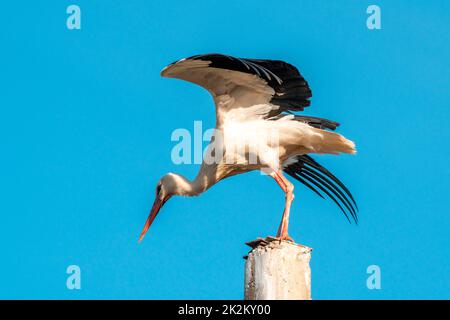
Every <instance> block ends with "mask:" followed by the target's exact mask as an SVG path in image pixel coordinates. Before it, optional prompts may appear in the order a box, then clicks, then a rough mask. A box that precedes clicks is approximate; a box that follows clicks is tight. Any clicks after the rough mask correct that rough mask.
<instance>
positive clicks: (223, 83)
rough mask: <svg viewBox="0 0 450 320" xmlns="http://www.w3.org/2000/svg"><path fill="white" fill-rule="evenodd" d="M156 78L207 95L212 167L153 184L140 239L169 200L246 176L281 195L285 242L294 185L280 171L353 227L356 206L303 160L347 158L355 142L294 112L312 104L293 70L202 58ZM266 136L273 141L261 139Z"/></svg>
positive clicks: (341, 187) (182, 63)
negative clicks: (266, 182) (212, 110)
mask: <svg viewBox="0 0 450 320" xmlns="http://www.w3.org/2000/svg"><path fill="white" fill-rule="evenodd" d="M161 75H162V76H163V77H167V78H178V79H183V80H186V81H189V82H192V83H195V84H198V85H200V86H202V87H203V88H205V89H206V90H208V91H209V92H210V93H211V95H212V97H213V99H214V103H215V106H216V128H215V134H214V137H213V139H212V141H211V143H210V145H209V147H208V148H209V149H207V150H210V151H211V153H210V154H211V156H212V158H213V159H214V161H206V159H205V158H204V159H203V162H202V165H201V168H200V171H199V173H198V175H197V177H196V178H195V179H194V180H193V181H189V180H188V179H186V178H184V177H183V176H181V175H178V174H174V173H168V174H166V175H165V176H163V177H162V178H161V180H159V182H158V184H157V186H156V199H155V202H154V204H153V207H152V209H151V211H150V214H149V216H148V219H147V221H146V223H145V226H144V229H143V230H142V233H141V235H140V238H139V241H141V240H142V238H143V237H144V235H145V233H146V232H147V230H148V228H149V227H150V225H151V224H152V222H153V220H154V219H155V217H156V216H157V214H158V212H159V210H160V209H161V207H162V206H163V205H164V203H166V202H167V200H169V199H170V198H171V197H172V196H174V195H180V196H196V195H199V194H200V193H202V192H204V191H206V190H207V189H208V188H210V187H211V186H213V185H214V184H216V183H217V182H219V181H220V180H222V179H224V178H227V177H230V176H233V175H236V174H240V173H245V172H249V171H252V170H261V171H263V172H264V173H266V174H267V175H268V176H270V177H271V178H273V179H274V180H275V181H276V182H277V183H278V185H279V186H280V187H281V189H282V190H283V191H284V193H285V207H284V212H283V216H282V219H281V223H280V226H279V228H278V233H277V238H279V239H281V240H292V239H291V238H290V237H289V234H288V224H289V211H290V207H291V203H292V201H293V200H294V194H293V190H294V186H293V184H292V183H291V182H290V181H289V180H288V179H286V177H285V175H284V174H283V172H285V173H287V174H288V175H289V176H291V177H293V178H295V179H296V180H298V181H300V182H301V183H303V184H304V185H306V186H307V187H308V188H310V189H311V190H312V191H314V192H315V193H316V194H317V195H319V196H320V197H322V198H324V196H323V195H322V194H325V195H327V196H328V197H329V198H330V199H331V200H333V201H334V202H335V203H336V204H337V205H338V206H339V208H340V209H341V210H342V212H343V213H344V214H345V217H346V218H347V220H348V221H349V222H350V219H349V217H348V214H350V216H351V217H352V218H353V220H354V221H355V222H356V223H357V221H358V218H357V214H356V212H357V205H356V203H355V200H354V199H353V196H352V194H351V193H350V191H349V190H348V189H347V188H346V187H345V186H344V184H343V183H342V182H341V181H340V180H339V179H337V178H336V177H335V176H334V175H333V174H332V173H330V172H329V171H328V170H327V169H325V168H324V167H323V166H321V165H320V164H319V163H317V162H316V161H315V160H313V159H312V158H311V157H310V156H309V155H308V154H310V153H319V154H339V153H351V154H353V153H355V144H354V143H353V142H352V141H350V140H347V139H346V138H344V137H343V136H341V135H339V134H337V133H333V132H330V131H327V130H326V129H329V130H335V129H336V127H337V126H338V125H339V124H338V123H336V122H333V121H329V120H326V119H322V118H316V117H308V116H300V115H295V114H293V112H295V111H303V109H304V107H307V106H309V104H310V101H309V99H310V98H311V90H310V88H309V86H308V83H307V82H306V80H305V79H304V78H303V77H302V76H301V74H300V73H299V71H298V70H297V68H295V67H294V66H292V65H290V64H288V63H286V62H283V61H275V60H256V59H242V58H234V57H231V56H227V55H222V54H206V55H196V56H193V57H190V58H186V59H182V60H179V61H177V62H174V63H172V64H170V65H169V66H167V67H166V68H164V69H163V70H162V72H161ZM268 133H270V134H268ZM273 133H275V134H276V137H277V139H276V140H277V141H273V140H270V139H267V137H268V136H270V135H273ZM213 149H214V150H213ZM207 153H208V152H207ZM230 159H231V160H232V161H230ZM209 160H211V159H209Z"/></svg>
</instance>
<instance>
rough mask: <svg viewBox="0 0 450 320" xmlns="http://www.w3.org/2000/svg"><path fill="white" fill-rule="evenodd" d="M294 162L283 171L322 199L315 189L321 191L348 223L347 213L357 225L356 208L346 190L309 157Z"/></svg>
mask: <svg viewBox="0 0 450 320" xmlns="http://www.w3.org/2000/svg"><path fill="white" fill-rule="evenodd" d="M296 160H297V161H296V162H294V163H292V164H290V165H288V166H287V167H285V168H284V169H283V170H284V171H285V172H286V173H287V174H288V175H290V176H291V177H293V178H295V179H297V180H298V181H300V182H301V183H302V184H304V185H305V186H307V187H308V188H309V189H311V190H312V191H314V192H315V193H316V194H318V195H319V196H320V197H322V198H323V195H322V194H321V193H320V192H319V191H318V190H317V189H316V188H318V189H319V190H321V191H322V192H323V193H325V194H326V195H327V196H328V197H329V198H330V199H331V200H332V201H333V202H334V203H336V205H337V206H338V207H339V208H340V209H341V211H342V212H343V213H344V215H345V217H346V218H347V220H348V221H349V222H350V219H349V217H348V213H349V214H350V215H351V217H352V218H353V220H354V221H355V223H356V224H358V215H357V212H358V206H357V204H356V201H355V199H354V198H353V195H352V194H351V192H350V191H349V190H348V188H347V187H346V186H345V185H344V184H343V183H342V182H341V181H340V180H339V179H338V178H336V177H335V176H334V175H333V174H332V173H331V172H330V171H328V170H327V169H325V168H324V167H323V166H321V165H320V164H319V163H318V162H317V161H315V160H314V159H313V158H311V157H310V156H308V155H301V156H297V158H296ZM350 200H351V201H350ZM344 208H345V209H344Z"/></svg>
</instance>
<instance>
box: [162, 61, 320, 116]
mask: <svg viewBox="0 0 450 320" xmlns="http://www.w3.org/2000/svg"><path fill="white" fill-rule="evenodd" d="M161 75H162V76H163V77H168V78H178V79H182V80H186V81H189V82H192V83H195V84H198V85H200V86H202V87H204V88H205V89H206V90H208V91H209V92H210V93H211V94H212V96H213V98H214V101H215V104H216V109H217V117H218V121H219V122H220V120H221V117H222V116H224V114H226V113H227V112H229V111H231V110H235V109H237V108H251V107H253V108H251V109H247V110H241V111H242V112H243V113H242V114H243V116H245V117H253V116H257V117H264V118H271V117H274V116H277V115H280V114H283V113H286V112H292V111H302V110H303V109H304V108H305V107H307V106H309V104H310V101H309V99H310V98H311V90H310V88H309V86H308V83H307V82H306V80H305V79H304V78H303V76H302V75H301V74H300V72H299V71H298V70H297V68H295V67H294V66H292V65H290V64H288V63H286V62H283V61H278V60H256V59H242V58H234V57H231V56H227V55H222V54H205V55H196V56H192V57H190V58H186V59H182V60H180V61H177V62H174V63H172V64H171V65H169V66H167V67H166V68H164V69H163V70H162V72H161Z"/></svg>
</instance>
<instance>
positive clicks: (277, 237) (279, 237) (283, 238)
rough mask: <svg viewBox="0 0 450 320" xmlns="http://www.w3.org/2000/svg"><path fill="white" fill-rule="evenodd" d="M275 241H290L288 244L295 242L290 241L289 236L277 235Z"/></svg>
mask: <svg viewBox="0 0 450 320" xmlns="http://www.w3.org/2000/svg"><path fill="white" fill-rule="evenodd" d="M275 239H277V240H280V241H290V242H295V241H294V239H292V238H291V237H290V236H289V235H287V234H286V235H281V236H279V235H277V236H276V237H275Z"/></svg>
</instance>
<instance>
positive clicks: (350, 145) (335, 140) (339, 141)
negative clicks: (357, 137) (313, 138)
mask: <svg viewBox="0 0 450 320" xmlns="http://www.w3.org/2000/svg"><path fill="white" fill-rule="evenodd" d="M314 131H315V132H317V133H319V134H321V135H322V137H323V139H322V141H320V142H319V143H317V144H315V152H316V153H329V154H339V153H350V154H355V153H356V148H355V143H354V142H353V141H351V140H348V139H347V138H345V137H344V136H342V135H340V134H338V133H334V132H329V131H325V130H321V129H317V128H314Z"/></svg>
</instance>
